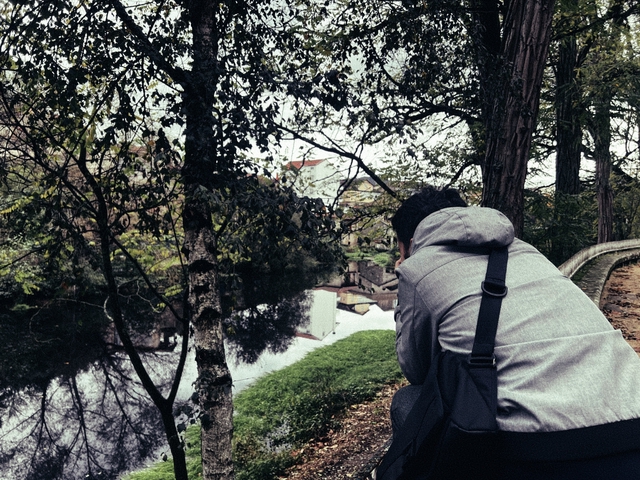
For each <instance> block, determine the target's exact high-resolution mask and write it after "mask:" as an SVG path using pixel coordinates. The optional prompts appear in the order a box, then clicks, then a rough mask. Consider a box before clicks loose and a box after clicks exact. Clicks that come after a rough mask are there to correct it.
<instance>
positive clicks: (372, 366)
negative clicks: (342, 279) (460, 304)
mask: <svg viewBox="0 0 640 480" xmlns="http://www.w3.org/2000/svg"><path fill="white" fill-rule="evenodd" d="M400 378H401V374H400V369H399V367H398V363H397V361H396V356H395V350H394V332H393V331H390V330H374V331H363V332H358V333H355V334H353V335H351V336H350V337H348V338H345V339H343V340H339V341H337V342H336V343H334V344H332V345H328V346H325V347H322V348H319V349H317V350H314V351H313V352H311V353H309V354H308V355H307V356H306V357H304V358H303V359H302V360H300V361H298V362H297V363H295V364H293V365H290V366H288V367H285V368H283V369H282V370H278V371H276V372H273V373H270V374H268V375H266V376H264V377H262V378H261V379H260V380H258V381H257V382H256V383H255V384H254V385H253V386H251V387H249V388H248V389H246V390H244V391H243V392H241V393H240V394H239V395H238V396H237V397H236V398H235V399H234V408H235V412H236V414H235V417H234V429H235V431H234V461H235V465H236V478H237V480H270V479H275V478H277V476H278V475H280V474H282V472H283V471H284V469H286V468H287V467H288V466H289V465H292V464H293V463H295V461H296V458H295V457H294V456H293V455H292V454H291V451H292V450H293V449H295V448H296V447H297V446H300V445H302V444H304V443H305V442H306V441H308V440H309V439H311V438H314V437H315V436H318V435H321V434H322V433H323V432H324V431H326V430H328V429H330V428H332V427H333V426H334V423H333V422H335V414H336V413H339V412H340V411H342V410H344V409H345V408H346V407H348V406H349V405H352V404H355V403H360V402H362V401H364V400H367V399H370V398H372V397H373V396H374V395H375V393H376V391H378V390H379V389H380V387H381V386H383V385H385V384H388V383H391V382H395V381H397V380H399V379H400ZM187 433H188V436H187V439H186V442H187V445H188V449H187V455H188V457H189V462H190V470H189V472H190V473H189V474H190V478H192V479H196V478H199V472H200V467H199V462H200V450H199V441H198V430H197V428H195V427H194V428H192V429H191V430H189V431H188V432H187ZM125 478H126V479H127V480H173V470H172V465H171V460H170V459H169V460H168V461H166V462H161V463H159V464H157V465H154V466H153V467H151V468H149V469H146V470H143V471H140V472H136V473H134V474H131V475H129V476H127V477H125Z"/></svg>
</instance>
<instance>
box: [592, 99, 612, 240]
mask: <svg viewBox="0 0 640 480" xmlns="http://www.w3.org/2000/svg"><path fill="white" fill-rule="evenodd" d="M591 135H592V137H593V143H594V159H595V161H596V197H597V199H598V243H604V242H610V241H612V240H613V189H612V188H611V182H610V179H611V150H610V148H611V97H610V94H609V93H603V95H602V96H601V98H600V99H599V102H598V103H597V104H596V105H595V113H594V118H593V122H592V127H591Z"/></svg>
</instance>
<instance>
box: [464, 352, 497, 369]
mask: <svg viewBox="0 0 640 480" xmlns="http://www.w3.org/2000/svg"><path fill="white" fill-rule="evenodd" d="M469 366H470V367H495V366H496V357H495V355H490V356H487V355H482V354H476V355H474V354H473V353H472V354H471V355H469Z"/></svg>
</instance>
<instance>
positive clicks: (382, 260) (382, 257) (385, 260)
mask: <svg viewBox="0 0 640 480" xmlns="http://www.w3.org/2000/svg"><path fill="white" fill-rule="evenodd" d="M373 261H374V262H376V264H377V265H380V266H381V267H392V266H393V264H394V259H393V256H391V255H390V254H388V253H378V254H377V255H374V257H373Z"/></svg>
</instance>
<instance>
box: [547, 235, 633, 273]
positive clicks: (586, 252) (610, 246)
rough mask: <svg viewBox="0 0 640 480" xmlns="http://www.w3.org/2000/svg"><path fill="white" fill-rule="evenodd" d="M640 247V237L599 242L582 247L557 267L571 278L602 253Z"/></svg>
mask: <svg viewBox="0 0 640 480" xmlns="http://www.w3.org/2000/svg"><path fill="white" fill-rule="evenodd" d="M637 248H640V239H632V240H621V241H619V242H607V243H599V244H598V245H592V246H591V247H587V248H583V249H582V250H580V251H579V252H578V253H576V254H575V255H574V256H573V257H571V258H570V259H569V260H567V261H566V262H564V263H563V264H562V265H560V266H559V267H558V270H560V271H561V272H562V273H563V274H564V275H566V276H567V277H569V278H571V277H572V276H573V274H574V273H576V272H577V271H578V270H579V269H580V267H582V266H583V265H584V264H585V263H587V262H588V261H589V260H591V259H593V258H595V257H597V256H598V255H602V254H603V253H610V252H620V251H623V250H632V249H637Z"/></svg>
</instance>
